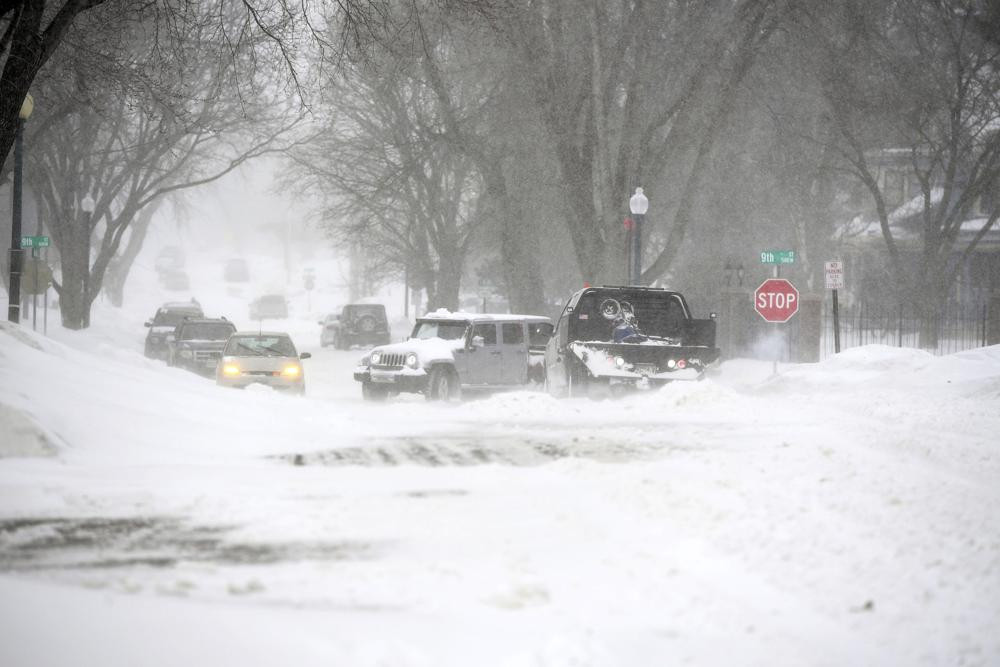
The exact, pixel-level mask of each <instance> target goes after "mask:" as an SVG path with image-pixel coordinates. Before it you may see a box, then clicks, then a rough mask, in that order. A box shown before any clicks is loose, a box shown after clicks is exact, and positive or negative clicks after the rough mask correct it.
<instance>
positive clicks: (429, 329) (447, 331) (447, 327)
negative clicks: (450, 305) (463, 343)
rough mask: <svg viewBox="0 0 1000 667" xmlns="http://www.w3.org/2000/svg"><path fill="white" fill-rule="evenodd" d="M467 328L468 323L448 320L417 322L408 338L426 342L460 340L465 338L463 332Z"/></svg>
mask: <svg viewBox="0 0 1000 667" xmlns="http://www.w3.org/2000/svg"><path fill="white" fill-rule="evenodd" d="M468 328H469V323H468V322H465V321H461V320H460V321H455V320H450V321H446V322H433V321H432V322H417V326H415V327H414V328H413V334H412V335H411V336H410V338H417V339H419V340H426V339H428V338H441V339H443V340H461V339H463V338H465V331H466V330H467V329H468Z"/></svg>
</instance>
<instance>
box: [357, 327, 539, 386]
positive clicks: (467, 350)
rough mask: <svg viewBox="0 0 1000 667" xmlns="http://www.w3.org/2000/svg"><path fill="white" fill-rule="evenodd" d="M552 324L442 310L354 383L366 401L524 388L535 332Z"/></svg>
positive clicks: (372, 358) (370, 359) (379, 351)
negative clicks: (404, 394) (413, 394)
mask: <svg viewBox="0 0 1000 667" xmlns="http://www.w3.org/2000/svg"><path fill="white" fill-rule="evenodd" d="M546 323H547V324H549V325H550V326H551V320H549V319H548V318H547V317H536V316H532V315H488V314H484V315H473V314H470V313H449V312H448V311H445V310H439V311H436V312H434V313H430V314H429V315H427V316H426V317H422V318H420V319H418V320H417V323H416V325H415V326H414V327H413V333H412V334H411V335H410V338H409V340H407V341H405V342H403V343H396V344H392V345H382V346H379V347H376V348H375V349H373V350H372V351H371V353H370V354H368V355H367V356H366V357H364V358H363V359H362V360H361V363H360V365H359V366H358V368H356V369H355V371H354V379H355V380H357V381H358V382H360V383H361V395H362V396H363V397H364V398H365V399H366V400H376V401H377V400H383V399H385V398H386V397H387V396H389V395H390V394H398V393H400V392H416V393H422V394H424V395H425V396H426V397H427V399H428V400H431V401H439V400H457V399H459V398H461V395H462V392H463V391H466V390H487V391H495V390H498V389H512V388H523V387H524V386H526V385H527V384H528V383H529V382H530V381H531V376H530V373H529V365H530V363H531V362H530V358H531V351H530V347H531V345H530V343H531V329H532V327H535V331H536V339H535V342H537V341H538V338H537V336H539V335H541V332H542V331H544V327H539V326H535V325H542V324H546Z"/></svg>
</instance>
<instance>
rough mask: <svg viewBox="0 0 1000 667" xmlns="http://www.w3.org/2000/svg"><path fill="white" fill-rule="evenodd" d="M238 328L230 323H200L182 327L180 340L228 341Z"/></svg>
mask: <svg viewBox="0 0 1000 667" xmlns="http://www.w3.org/2000/svg"><path fill="white" fill-rule="evenodd" d="M234 331H236V327H234V326H233V325H232V324H229V323H228V322H199V323H197V324H185V325H184V326H182V327H181V331H180V335H179V336H178V339H180V340H226V339H227V338H229V336H230V334H232V333H233V332H234Z"/></svg>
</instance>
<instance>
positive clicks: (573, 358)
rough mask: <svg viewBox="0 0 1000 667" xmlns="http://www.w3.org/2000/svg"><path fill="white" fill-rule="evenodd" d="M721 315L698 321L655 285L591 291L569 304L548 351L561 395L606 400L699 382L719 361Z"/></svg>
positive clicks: (553, 388) (679, 299)
mask: <svg viewBox="0 0 1000 667" xmlns="http://www.w3.org/2000/svg"><path fill="white" fill-rule="evenodd" d="M718 358H719V348H717V347H715V317H714V315H713V316H712V317H710V318H708V319H695V318H694V317H692V315H691V309H690V308H689V307H688V304H687V301H685V299H684V297H683V296H682V295H681V294H680V293H678V292H673V291H671V290H666V289H661V288H652V287H588V288H586V289H583V290H580V291H579V292H577V293H576V294H574V295H573V296H572V297H571V298H570V300H569V301H568V302H567V303H566V306H565V308H564V309H563V312H562V315H561V316H560V317H559V321H558V323H557V324H556V331H555V335H553V337H552V338H551V339H550V340H549V343H548V345H547V346H546V348H545V381H546V385H547V387H548V389H549V391H550V392H551V393H552V394H554V395H557V396H567V395H568V396H588V395H589V396H600V395H604V394H617V393H621V392H623V391H626V390H629V389H647V388H650V387H656V386H660V385H663V384H665V383H667V382H671V381H674V380H699V379H701V378H702V376H703V375H704V372H705V368H706V367H707V366H708V365H709V364H712V363H713V362H715V361H717V360H718Z"/></svg>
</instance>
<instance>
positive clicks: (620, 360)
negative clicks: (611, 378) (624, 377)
mask: <svg viewBox="0 0 1000 667" xmlns="http://www.w3.org/2000/svg"><path fill="white" fill-rule="evenodd" d="M615 367H616V368H625V358H624V357H615Z"/></svg>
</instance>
